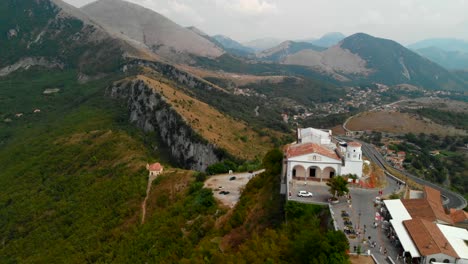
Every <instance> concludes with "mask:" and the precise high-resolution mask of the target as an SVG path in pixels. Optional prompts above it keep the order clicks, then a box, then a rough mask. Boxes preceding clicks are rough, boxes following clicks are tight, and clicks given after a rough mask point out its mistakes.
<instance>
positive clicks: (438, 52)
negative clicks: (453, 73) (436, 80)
mask: <svg viewBox="0 0 468 264" xmlns="http://www.w3.org/2000/svg"><path fill="white" fill-rule="evenodd" d="M408 48H410V49H412V50H414V51H416V52H417V53H419V54H421V55H422V56H424V57H427V58H428V59H430V60H432V61H434V62H436V63H438V64H440V65H441V66H443V67H445V68H447V69H451V70H468V42H467V41H464V40H461V39H449V38H441V39H426V40H422V41H419V42H417V43H414V44H411V45H409V46H408Z"/></svg>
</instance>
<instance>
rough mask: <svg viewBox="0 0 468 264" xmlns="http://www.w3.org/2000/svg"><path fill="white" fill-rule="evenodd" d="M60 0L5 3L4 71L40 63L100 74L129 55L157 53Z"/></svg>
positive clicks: (0, 49) (0, 43)
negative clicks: (119, 36) (116, 35)
mask: <svg viewBox="0 0 468 264" xmlns="http://www.w3.org/2000/svg"><path fill="white" fill-rule="evenodd" d="M56 2H57V3H59V4H60V5H57V4H55V2H52V1H49V0H41V1H20V2H18V1H12V0H7V1H2V2H1V3H0V14H2V19H1V23H0V32H5V34H3V33H2V34H0V58H2V59H1V60H0V71H1V72H3V74H2V75H6V74H9V73H11V72H12V71H14V70H16V69H21V68H29V67H31V66H35V65H40V66H48V67H51V68H77V69H78V70H79V72H81V73H82V74H85V75H98V74H100V73H108V72H112V71H115V70H116V69H117V68H118V67H119V65H120V64H121V63H122V62H123V61H124V59H125V57H127V56H131V57H146V58H151V57H152V56H151V55H150V54H148V53H145V52H144V51H143V50H140V49H138V48H137V47H134V46H132V45H130V44H129V43H128V42H126V41H124V40H121V39H116V38H114V37H112V36H111V35H109V34H107V33H106V32H105V31H104V30H103V29H102V28H101V27H100V26H99V25H96V24H94V23H92V22H91V21H90V20H88V19H87V18H86V15H84V14H80V11H79V10H78V11H77V10H76V9H74V8H73V7H71V6H68V5H67V4H65V3H63V2H61V1H59V0H56ZM62 6H63V7H64V8H65V9H66V10H64V9H62ZM69 10H72V11H73V14H77V16H74V15H73V14H71V13H67V12H66V11H69ZM18 14H21V15H18ZM79 17H81V18H82V19H83V20H81V19H80V18H79ZM10 66H11V67H10Z"/></svg>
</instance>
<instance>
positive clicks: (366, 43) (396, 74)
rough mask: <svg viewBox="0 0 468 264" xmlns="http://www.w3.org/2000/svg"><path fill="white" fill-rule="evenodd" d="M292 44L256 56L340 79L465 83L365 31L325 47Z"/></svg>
mask: <svg viewBox="0 0 468 264" xmlns="http://www.w3.org/2000/svg"><path fill="white" fill-rule="evenodd" d="M292 43H294V42H284V43H283V44H281V45H279V46H277V47H274V48H272V49H270V50H269V51H265V52H262V53H259V55H258V57H259V58H269V59H271V60H272V61H274V62H277V63H282V64H290V65H302V66H307V67H312V68H314V69H316V70H317V71H320V72H323V73H325V74H329V75H331V76H334V77H335V78H336V79H339V80H341V81H358V80H369V81H374V82H381V83H385V84H390V85H394V84H401V83H409V84H413V85H417V86H422V87H426V88H430V89H440V88H445V89H462V87H463V85H464V82H463V81H462V80H461V79H459V78H458V77H457V76H456V75H454V74H452V73H450V72H449V71H448V70H446V69H445V68H443V67H441V66H439V65H438V64H436V63H433V62H432V61H430V60H428V59H426V58H423V57H422V56H420V55H418V54H417V53H415V52H412V51H411V50H409V49H407V48H405V47H403V46H402V45H400V44H398V43H397V42H395V41H392V40H388V39H382V38H376V37H372V36H370V35H367V34H364V33H357V34H354V35H352V36H349V37H347V38H345V39H343V40H342V41H341V42H340V43H338V44H337V45H335V46H332V47H329V48H328V49H325V50H323V49H322V50H320V49H317V48H311V47H307V46H306V45H297V44H296V45H291V44H292ZM291 47H293V48H291Z"/></svg>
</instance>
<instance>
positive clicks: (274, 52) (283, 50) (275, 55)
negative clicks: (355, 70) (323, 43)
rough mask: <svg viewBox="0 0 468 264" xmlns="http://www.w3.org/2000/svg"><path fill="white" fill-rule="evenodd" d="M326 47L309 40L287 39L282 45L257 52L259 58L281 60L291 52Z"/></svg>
mask: <svg viewBox="0 0 468 264" xmlns="http://www.w3.org/2000/svg"><path fill="white" fill-rule="evenodd" d="M325 49H326V48H324V47H319V46H316V45H313V44H310V43H307V42H295V41H285V42H283V43H281V44H280V45H278V46H276V47H273V48H271V49H267V50H264V51H262V52H260V53H258V54H257V58H259V59H261V60H267V61H273V62H281V61H283V60H284V59H285V58H287V57H288V56H289V55H290V54H295V53H297V52H299V51H303V50H313V51H322V50H325Z"/></svg>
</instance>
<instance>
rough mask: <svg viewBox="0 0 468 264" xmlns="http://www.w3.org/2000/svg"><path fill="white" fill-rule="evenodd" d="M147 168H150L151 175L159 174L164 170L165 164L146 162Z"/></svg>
mask: <svg viewBox="0 0 468 264" xmlns="http://www.w3.org/2000/svg"><path fill="white" fill-rule="evenodd" d="M146 169H147V170H149V174H150V176H156V175H159V174H161V172H163V170H164V168H163V166H162V165H161V164H160V163H159V162H156V163H153V164H146Z"/></svg>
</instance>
